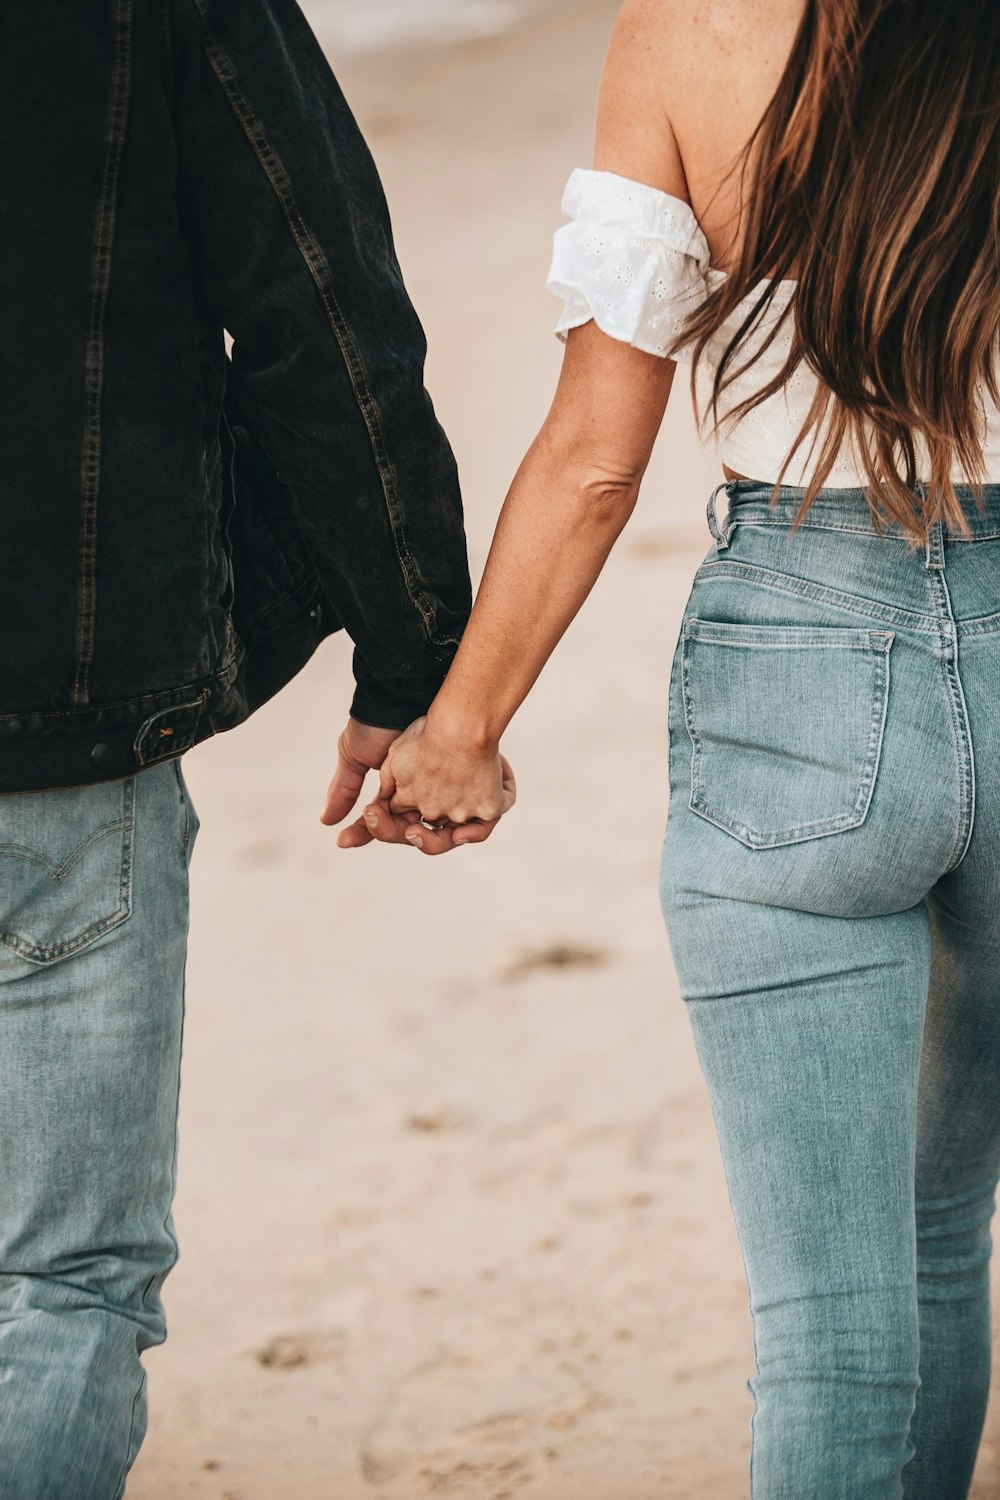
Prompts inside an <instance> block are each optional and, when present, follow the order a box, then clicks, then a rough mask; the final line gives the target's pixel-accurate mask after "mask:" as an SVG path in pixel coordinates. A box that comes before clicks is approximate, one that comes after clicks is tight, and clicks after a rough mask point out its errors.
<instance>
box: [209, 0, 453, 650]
mask: <svg viewBox="0 0 1000 1500" xmlns="http://www.w3.org/2000/svg"><path fill="white" fill-rule="evenodd" d="M194 4H195V6H196V8H197V10H198V13H199V15H200V17H201V22H202V29H203V35H204V45H205V51H206V54H207V56H208V60H209V63H210V65H211V67H212V71H213V72H214V74H215V76H216V78H217V79H218V80H219V83H220V85H221V87H222V90H223V92H224V93H225V95H226V98H227V99H228V101H229V105H230V108H231V109H232V111H233V113H234V115H235V116H236V118H237V120H238V121H239V124H240V126H241V128H242V130H243V133H244V135H245V136H246V138H247V141H248V142H249V144H250V147H251V149H252V150H253V152H254V155H255V156H256V157H257V160H258V162H259V163H260V165H261V167H262V169H263V171H264V173H265V175H266V176H267V179H268V181H269V182H270V184H271V187H272V188H273V190H274V194H275V197H276V198H277V200H278V203H279V205H280V207H281V210H282V212H283V214H284V216H285V220H286V222H287V224H288V227H289V230H290V232H291V235H292V238H293V240H294V241H295V244H296V247H297V248H298V251H299V254H300V255H301V257H302V259H303V261H304V263H305V265H306V268H307V270H308V271H309V274H310V276H311V277H312V279H313V282H314V284H315V286H316V289H317V291H318V292H319V295H320V299H321V301H322V303H323V307H324V309H325V311H326V315H327V321H328V322H329V324H330V328H331V330H332V332H333V335H334V338H335V339H336V341H337V344H338V347H339V348H340V352H341V356H342V358H343V360H344V363H345V365H346V367H347V372H348V375H349V377H350V381H351V386H352V389H353V391H354V399H355V401H356V402H357V405H358V409H359V411H360V412H361V415H362V417H363V419H364V423H365V426H366V428H367V429H368V437H369V441H370V443H371V447H372V453H373V455H374V458H375V466H376V468H377V470H378V474H379V479H380V481H381V485H382V493H383V496H384V498H385V504H386V511H387V513H388V516H389V525H390V530H391V532H392V539H393V545H394V547H395V550H396V557H397V560H398V562H399V566H400V570H401V572H402V574H403V581H404V583H405V585H406V591H407V595H408V597H409V599H410V602H411V604H412V605H413V607H414V608H415V609H416V610H417V613H418V614H419V615H420V618H421V622H422V624H423V627H424V630H425V631H426V633H427V636H428V638H429V639H430V640H431V641H434V642H435V643H436V644H439V645H445V644H451V645H454V644H457V640H458V638H457V637H456V636H439V635H438V634H437V633H436V630H435V626H436V610H435V606H434V603H433V601H432V600H431V599H430V598H429V597H428V595H427V594H426V593H424V591H423V590H422V589H421V588H420V586H419V583H418V581H417V580H418V570H417V566H416V563H415V561H414V558H413V554H412V552H411V551H410V547H409V543H408V541H407V538H406V532H405V524H404V519H403V507H402V505H401V503H400V499H399V489H398V484H397V481H396V473H395V469H394V467H393V464H392V461H391V459H390V457H389V454H388V451H387V449H386V444H385V433H384V429H383V427H382V415H381V412H380V410H379V407H378V403H377V401H376V400H375V396H374V394H373V392H372V390H371V386H370V384H369V381H368V374H367V371H366V369H365V365H364V360H363V357H362V354H361V351H360V349H359V347H358V344H357V340H356V339H355V337H354V333H353V330H352V328H351V325H350V323H349V322H348V320H347V318H346V317H345V315H344V311H343V309H342V307H341V305H340V302H339V299H338V297H337V294H336V291H335V289H334V285H333V278H332V276H331V273H330V268H329V266H328V264H327V261H326V257H325V256H324V254H323V251H322V250H321V249H320V246H319V244H318V242H317V240H316V239H315V237H314V236H313V234H312V233H311V231H310V229H309V227H308V225H307V224H306V222H305V219H304V218H303V216H302V211H301V209H300V208H299V205H298V200H297V199H296V197H295V192H294V189H293V187H292V182H291V178H290V177H289V175H288V172H287V170H286V168H285V165H284V163H283V162H282V160H281V158H280V157H279V156H278V154H277V152H276V151H275V150H274V147H273V146H272V145H271V142H270V140H269V139H268V136H267V133H266V131H265V130H264V127H263V125H262V124H261V121H260V120H259V119H258V118H257V115H256V114H255V112H254V110H253V108H252V106H251V104H250V102H249V100H248V99H247V97H246V95H245V94H244V93H243V91H242V87H241V84H240V78H239V74H238V72H237V70H236V65H235V63H234V62H233V60H232V58H231V57H230V56H229V54H228V52H226V51H225V49H224V48H223V47H222V45H221V44H220V42H219V41H218V39H217V38H216V36H215V35H214V33H213V32H212V30H211V28H210V26H209V22H208V14H207V10H206V6H205V0H194Z"/></svg>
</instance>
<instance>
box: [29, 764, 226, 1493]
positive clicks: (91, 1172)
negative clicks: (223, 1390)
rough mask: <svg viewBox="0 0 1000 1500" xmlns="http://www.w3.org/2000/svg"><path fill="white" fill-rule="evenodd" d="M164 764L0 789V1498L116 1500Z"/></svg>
mask: <svg viewBox="0 0 1000 1500" xmlns="http://www.w3.org/2000/svg"><path fill="white" fill-rule="evenodd" d="M196 830H197V818H196V815H195V812H194V809H193V808H192V806H191V803H190V801H189V799H188V796H187V792H186V789H185V786H184V781H183V777H182V775H181V771H180V765H179V763H177V762H172V763H168V764H163V765H159V766H154V767H152V768H151V769H149V770H145V771H142V772H140V773H139V774H138V775H137V776H133V777H130V778H129V779H128V780H125V781H113V782H108V783H106V784H104V785H99V786H91V787H82V788H77V789H74V790H69V791H52V792H32V793H29V794H27V795H24V796H7V797H0V1496H2V1497H3V1500H117V1497H119V1496H120V1495H121V1494H122V1492H123V1490H124V1486H125V1476H126V1474H127V1472H128V1469H129V1467H130V1466H131V1464H132V1461H133V1459H134V1458H135V1456H136V1453H137V1452H138V1449H139V1444H140V1443H141V1441H142V1437H143V1434H144V1432H145V1427H146V1392H145V1378H144V1376H143V1371H142V1365H141V1363H140V1354H141V1353H142V1351H143V1350H144V1349H148V1348H149V1346H150V1345H151V1344H157V1343H160V1342H161V1341H162V1339H163V1338H164V1336H165V1327H164V1320H163V1308H162V1305H161V1302H160V1287H161V1285H162V1283H163V1279H164V1277H165V1276H166V1274H167V1272H168V1271H169V1270H170V1268H171V1266H172V1265H173V1264H174V1261H175V1259H176V1256H177V1242H176V1240H175V1239H174V1232H173V1226H172V1224H171V1218H170V1204H171V1199H172V1198H173V1192H174V1153H175V1143H176V1123H177V1085H178V1070H179V1066H180V1051H181V1025H182V1016H183V1004H184V958H185V946H186V939H187V923H188V859H189V856H190V852H191V847H192V843H193V840H194V836H195V832H196Z"/></svg>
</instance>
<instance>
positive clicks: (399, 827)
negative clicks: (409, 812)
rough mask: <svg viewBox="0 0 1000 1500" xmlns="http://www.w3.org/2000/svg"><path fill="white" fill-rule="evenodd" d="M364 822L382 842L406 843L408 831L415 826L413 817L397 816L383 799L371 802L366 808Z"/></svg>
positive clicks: (372, 834) (373, 835)
mask: <svg viewBox="0 0 1000 1500" xmlns="http://www.w3.org/2000/svg"><path fill="white" fill-rule="evenodd" d="M364 824H365V827H366V828H367V830H368V832H369V833H370V834H371V836H372V838H373V839H378V841H379V843H380V844H405V843H406V831H407V829H408V828H411V827H412V826H413V824H412V818H409V817H397V816H396V815H395V814H394V813H392V812H391V811H390V809H389V807H388V806H387V805H386V803H384V802H381V801H378V802H370V803H369V804H368V806H367V807H366V808H365V811H364Z"/></svg>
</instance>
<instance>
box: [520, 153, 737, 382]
mask: <svg viewBox="0 0 1000 1500" xmlns="http://www.w3.org/2000/svg"><path fill="white" fill-rule="evenodd" d="M562 207H563V213H565V214H567V215H568V216H569V219H570V223H568V224H564V225H563V227H562V228H561V229H560V230H558V231H557V233H556V236H555V240H554V244H553V256H552V267H551V270H550V271H549V279H548V287H549V290H550V291H551V292H554V293H555V294H556V296H559V297H562V298H563V301H564V306H563V314H562V317H561V318H560V320H559V324H558V326H557V329H556V331H557V333H559V334H560V335H562V336H563V337H565V335H566V334H567V333H568V332H569V330H570V329H571V328H579V327H581V326H582V325H583V324H584V323H589V322H590V320H591V319H592V318H593V319H594V320H595V322H596V323H597V325H598V327H599V328H600V329H602V331H603V332H604V333H607V334H609V335H610V337H611V338H615V339H619V340H621V342H623V343H626V344H632V345H633V346H634V347H635V348H636V349H642V350H644V351H645V353H647V354H656V355H660V356H661V357H662V356H664V355H665V354H666V353H667V351H668V349H669V348H670V346H671V344H672V343H673V341H674V339H676V338H677V336H678V334H679V333H680V332H681V331H682V329H683V327H684V323H685V320H686V318H687V315H688V313H689V312H691V311H692V310H693V309H694V308H696V307H697V306H698V305H699V304H700V303H701V302H702V301H704V298H705V292H706V286H707V282H706V278H707V276H708V273H709V269H710V268H709V249H708V241H707V240H706V239H705V236H704V235H703V234H702V232H701V229H700V228H699V226H698V221H697V219H696V218H695V216H694V213H693V212H692V210H691V208H690V206H689V205H688V204H687V203H683V202H682V201H681V199H680V198H674V197H671V196H670V194H669V193H661V192H660V191H659V189H657V188H652V187H648V186H646V184H645V183H641V182H632V181H630V180H629V179H628V178H627V177H619V176H617V175H616V174H615V173H614V172H585V171H583V170H581V169H577V171H575V172H574V173H573V175H572V176H571V177H570V179H569V183H568V184H567V187H566V192H565V195H564V197H563V203H562Z"/></svg>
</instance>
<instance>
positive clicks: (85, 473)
mask: <svg viewBox="0 0 1000 1500" xmlns="http://www.w3.org/2000/svg"><path fill="white" fill-rule="evenodd" d="M133 4H134V0H117V5H116V7H115V60H114V67H113V71H112V78H111V92H110V98H109V103H108V118H107V133H106V136H105V142H104V164H103V169H102V174H101V196H100V200H99V205H98V211H97V234H96V237H95V241H94V255H93V263H92V279H91V287H90V322H89V331H88V336H87V353H86V363H85V368H84V426H83V454H82V460H81V490H82V494H81V507H80V511H81V517H80V594H79V605H78V614H77V634H76V672H75V676H74V680H73V701H74V703H75V704H77V705H78V706H82V705H84V704H86V703H87V702H88V700H89V696H90V668H91V664H92V662H93V658H94V634H95V625H96V616H97V511H98V502H99V498H100V487H101V439H102V430H101V400H102V395H103V388H104V355H105V348H104V336H105V321H106V318H107V309H108V297H109V294H110V289H111V261H112V255H113V252H114V241H115V226H116V220H117V214H118V186H119V180H120V176H121V164H122V157H123V155H124V150H125V138H126V134H127V131H128V114H129V95H130V93H131V85H132V21H133V14H132V12H133Z"/></svg>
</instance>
